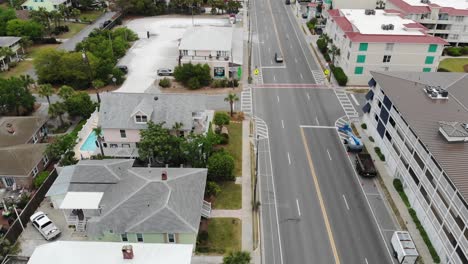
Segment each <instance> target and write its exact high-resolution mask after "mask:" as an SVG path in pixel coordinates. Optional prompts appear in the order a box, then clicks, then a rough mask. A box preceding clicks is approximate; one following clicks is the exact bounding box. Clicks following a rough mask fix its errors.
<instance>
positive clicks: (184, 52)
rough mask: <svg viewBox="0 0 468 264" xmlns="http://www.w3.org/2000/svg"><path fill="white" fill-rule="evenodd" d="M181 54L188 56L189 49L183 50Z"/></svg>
mask: <svg viewBox="0 0 468 264" xmlns="http://www.w3.org/2000/svg"><path fill="white" fill-rule="evenodd" d="M180 55H182V56H187V55H188V50H181V51H180Z"/></svg>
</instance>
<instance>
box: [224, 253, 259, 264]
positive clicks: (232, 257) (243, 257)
mask: <svg viewBox="0 0 468 264" xmlns="http://www.w3.org/2000/svg"><path fill="white" fill-rule="evenodd" d="M251 259H252V258H251V257H250V253H249V252H247V251H235V252H229V253H228V254H227V255H226V256H224V257H223V264H249V263H250V260H251Z"/></svg>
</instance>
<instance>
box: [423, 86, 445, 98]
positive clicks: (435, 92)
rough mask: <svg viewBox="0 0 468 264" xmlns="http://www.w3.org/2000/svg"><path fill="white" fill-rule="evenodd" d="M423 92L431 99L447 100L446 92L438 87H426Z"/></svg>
mask: <svg viewBox="0 0 468 264" xmlns="http://www.w3.org/2000/svg"><path fill="white" fill-rule="evenodd" d="M424 92H425V93H426V94H427V96H429V98H431V99H448V91H447V90H445V89H443V88H441V87H440V86H430V85H426V86H425V88H424Z"/></svg>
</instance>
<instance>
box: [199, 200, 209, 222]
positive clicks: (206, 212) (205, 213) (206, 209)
mask: <svg viewBox="0 0 468 264" xmlns="http://www.w3.org/2000/svg"><path fill="white" fill-rule="evenodd" d="M201 215H202V216H203V217H205V218H210V215H211V203H210V202H207V201H203V205H202V211H201Z"/></svg>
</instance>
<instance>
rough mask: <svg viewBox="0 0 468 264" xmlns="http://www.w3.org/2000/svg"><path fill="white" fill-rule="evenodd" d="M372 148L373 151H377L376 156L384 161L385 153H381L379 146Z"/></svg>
mask: <svg viewBox="0 0 468 264" xmlns="http://www.w3.org/2000/svg"><path fill="white" fill-rule="evenodd" d="M374 150H375V153H377V156H379V159H380V160H381V161H385V155H384V154H382V151H381V150H380V148H379V147H375V148H374Z"/></svg>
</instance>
